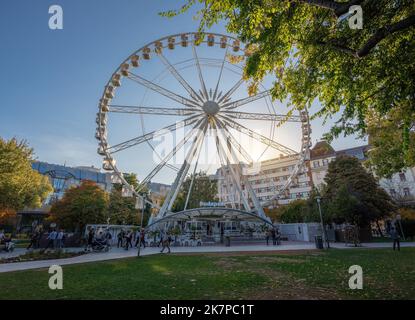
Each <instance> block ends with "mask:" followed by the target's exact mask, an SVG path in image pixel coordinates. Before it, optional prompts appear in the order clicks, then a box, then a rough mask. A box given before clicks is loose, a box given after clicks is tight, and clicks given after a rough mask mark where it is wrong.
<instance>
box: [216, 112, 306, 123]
mask: <svg viewBox="0 0 415 320" xmlns="http://www.w3.org/2000/svg"><path fill="white" fill-rule="evenodd" d="M221 112H223V113H225V114H226V115H227V116H228V117H230V118H233V119H241V120H267V121H278V122H302V120H301V117H299V116H287V115H284V114H272V113H255V112H239V111H228V110H223V111H221Z"/></svg>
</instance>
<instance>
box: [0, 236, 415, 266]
mask: <svg viewBox="0 0 415 320" xmlns="http://www.w3.org/2000/svg"><path fill="white" fill-rule="evenodd" d="M331 247H332V248H338V249H359V248H391V247H392V243H390V242H386V243H363V244H362V247H357V248H355V247H351V246H345V245H344V243H332V244H331ZM401 247H415V242H404V243H401ZM21 250H23V251H24V249H16V251H15V252H16V253H15V254H16V255H18V254H19V253H20V254H21V253H22V252H21ZM68 250H70V251H75V250H76V251H79V250H80V249H79V248H69V249H68ZM296 250H315V245H314V243H310V242H306V243H304V242H291V241H287V242H283V244H282V245H280V246H272V245H270V246H267V245H258V244H255V245H235V246H231V247H225V246H204V247H203V246H202V247H172V253H222V252H258V253H260V252H267V251H296ZM159 253H160V249H159V248H153V247H151V248H146V249H142V250H141V255H143V256H147V255H153V254H159ZM135 256H137V249H130V250H128V251H126V250H124V249H118V248H113V249H111V251H110V252H107V253H90V254H85V255H81V256H77V257H72V258H67V259H55V260H40V261H27V262H16V263H5V264H0V273H3V272H12V271H21V270H30V269H40V268H49V267H50V266H51V265H60V266H64V265H71V264H79V263H88V262H96V261H105V260H114V259H122V258H128V257H135ZM4 257H5V254H0V258H4Z"/></svg>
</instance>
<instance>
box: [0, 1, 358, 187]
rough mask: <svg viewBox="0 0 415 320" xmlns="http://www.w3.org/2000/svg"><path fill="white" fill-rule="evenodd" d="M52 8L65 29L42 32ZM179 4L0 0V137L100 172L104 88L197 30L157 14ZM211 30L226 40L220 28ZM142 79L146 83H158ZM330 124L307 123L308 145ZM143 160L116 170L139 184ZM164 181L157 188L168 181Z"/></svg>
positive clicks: (351, 142)
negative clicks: (136, 61)
mask: <svg viewBox="0 0 415 320" xmlns="http://www.w3.org/2000/svg"><path fill="white" fill-rule="evenodd" d="M53 4H58V5H61V6H62V8H63V11H64V29H63V30H50V29H49V27H48V21H49V17H50V15H49V13H48V9H49V6H50V5H53ZM181 4H182V1H178V0H151V1H150V0H149V1H144V0H117V1H112V0H54V1H46V0H36V1H35V0H13V1H11V0H7V1H6V0H2V1H0V67H1V68H0V70H1V71H0V72H1V77H0V93H1V96H2V101H1V104H0V136H2V137H5V138H11V137H17V138H19V139H26V140H27V141H28V143H29V144H30V146H32V147H33V148H34V150H35V154H36V157H37V158H38V159H39V160H41V161H47V162H51V163H57V164H64V163H66V164H67V165H71V166H79V165H88V166H89V165H95V166H97V167H99V166H100V165H101V159H100V157H99V156H98V155H97V154H96V149H97V143H96V140H95V138H94V133H95V127H96V125H95V116H96V112H97V103H98V100H99V98H100V96H101V94H102V90H103V87H104V85H105V84H106V82H107V81H108V79H109V77H110V75H111V74H112V72H113V71H114V69H115V68H116V67H117V66H118V65H119V64H120V63H121V61H123V60H124V59H125V58H126V57H127V56H128V55H129V54H131V52H133V51H134V50H136V49H138V48H140V47H141V46H143V45H144V44H146V43H148V42H151V41H153V40H156V39H158V38H160V37H163V36H166V35H169V34H175V33H181V32H187V31H195V30H196V29H197V22H196V21H194V20H193V19H192V17H193V15H194V11H193V12H190V13H189V14H186V15H182V16H180V17H176V18H173V19H167V18H163V17H160V16H159V15H158V12H160V11H163V10H167V9H173V8H178V7H179V6H180V5H181ZM213 31H215V32H219V33H225V30H224V28H223V26H222V25H219V26H216V27H215V28H214V29H213ZM147 72H149V73H150V75H149V78H153V77H155V76H156V74H154V75H151V70H147ZM154 72H155V71H154ZM165 81H168V79H166V80H165ZM171 81H173V80H171ZM240 94H241V95H242V94H243V93H240ZM153 102H154V101H153ZM127 124H128V122H124V124H123V125H124V126H126V125H127ZM330 124H332V123H328V124H327V125H325V126H323V125H322V122H321V121H320V120H316V121H314V122H313V123H312V128H313V142H315V141H316V140H318V139H319V138H320V137H321V135H322V134H323V133H324V132H325V131H327V130H328V128H329V127H330ZM123 125H119V126H118V131H119V132H120V129H122V126H123ZM149 125H150V126H151V125H153V126H155V127H157V125H159V124H158V123H149ZM125 130H126V131H128V129H127V128H126V129H125ZM135 130H136V132H139V131H138V129H135ZM140 130H141V129H140ZM121 132H122V130H121ZM136 135H138V134H136ZM136 135H134V134H133V135H132V134H126V135H125V136H124V137H125V138H131V137H133V136H136ZM120 139H121V136H120ZM121 141H122V140H121ZM363 143H364V142H362V141H356V140H355V139H354V138H353V137H349V138H347V139H345V138H342V139H339V140H337V141H335V142H334V143H333V146H334V147H335V149H344V148H348V147H353V146H356V145H361V144H363ZM149 159H150V158H143V157H142V155H139V154H135V155H134V154H133V153H131V156H128V157H125V158H124V159H123V160H122V164H123V166H124V167H125V168H123V167H121V168H120V169H121V170H124V171H131V170H137V172H138V173H139V176H140V177H141V178H142V176H143V173H142V172H140V168H141V167H143V166H147V167H148V168H150V167H151V163H150V161H149ZM140 161H141V162H143V163H140ZM133 163H134V165H136V164H137V165H138V167H137V169H136V167H135V166H134V165H133ZM148 168H147V169H148ZM143 171H146V170H143ZM167 176H168V175H166V176H165V177H167ZM163 177H164V176H163V175H162V176H160V177H158V178H157V179H155V181H160V182H167V183H169V182H171V181H167V180H169V179H164V178H163ZM164 180H166V181H164Z"/></svg>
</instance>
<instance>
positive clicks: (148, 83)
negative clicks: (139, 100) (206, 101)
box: [128, 72, 200, 109]
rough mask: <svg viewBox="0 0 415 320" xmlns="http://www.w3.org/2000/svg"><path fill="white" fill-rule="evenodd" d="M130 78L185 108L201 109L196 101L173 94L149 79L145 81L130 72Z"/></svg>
mask: <svg viewBox="0 0 415 320" xmlns="http://www.w3.org/2000/svg"><path fill="white" fill-rule="evenodd" d="M128 78H129V79H131V80H133V81H135V82H137V83H139V84H141V85H142V86H144V87H146V88H148V89H150V90H152V91H155V92H157V93H159V94H161V95H163V96H165V97H167V98H170V99H172V100H174V101H176V102H178V103H180V104H182V105H185V106H187V107H190V108H197V109H199V108H200V106H199V105H198V104H197V103H196V102H195V101H193V100H190V99H187V98H185V97H183V96H181V95H178V94H176V93H174V92H172V91H170V90H168V89H166V88H163V87H161V86H159V85H158V84H155V83H154V82H151V81H149V80H147V79H144V78H143V77H141V76H139V75H136V74H134V73H132V72H129V74H128Z"/></svg>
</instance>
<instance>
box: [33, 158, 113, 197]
mask: <svg viewBox="0 0 415 320" xmlns="http://www.w3.org/2000/svg"><path fill="white" fill-rule="evenodd" d="M32 168H33V169H34V170H36V171H38V172H39V173H40V174H42V175H45V176H47V177H48V178H49V180H50V182H51V184H52V187H53V192H52V193H51V194H50V195H49V196H48V198H47V199H46V201H45V202H44V205H50V204H51V203H52V202H53V201H56V200H59V199H62V197H63V195H64V193H65V191H66V190H67V189H69V188H71V187H74V186H79V185H80V184H81V182H82V181H83V180H89V181H93V182H95V183H96V184H97V185H98V186H100V187H101V188H102V189H103V190H105V191H107V192H111V189H112V174H111V173H108V172H105V173H103V172H101V171H100V169H98V168H95V167H67V166H62V165H57V164H50V163H47V162H38V161H36V162H33V164H32Z"/></svg>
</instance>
